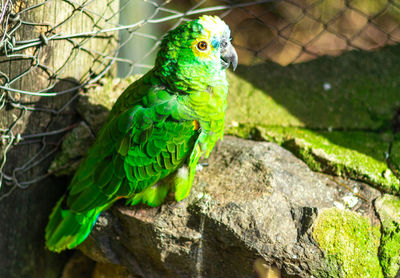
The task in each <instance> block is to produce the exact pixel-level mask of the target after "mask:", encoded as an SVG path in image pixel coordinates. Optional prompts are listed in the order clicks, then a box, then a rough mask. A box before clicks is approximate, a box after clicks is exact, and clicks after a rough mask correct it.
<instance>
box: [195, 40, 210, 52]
mask: <svg viewBox="0 0 400 278" xmlns="http://www.w3.org/2000/svg"><path fill="white" fill-rule="evenodd" d="M207 48H208V44H207V42H205V41H201V42H199V43H198V44H197V49H198V50H200V51H206V50H207Z"/></svg>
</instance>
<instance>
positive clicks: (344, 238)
mask: <svg viewBox="0 0 400 278" xmlns="http://www.w3.org/2000/svg"><path fill="white" fill-rule="evenodd" d="M313 238H314V239H315V241H316V242H317V243H318V245H319V247H320V248H321V249H322V251H323V252H324V255H325V257H326V260H327V262H328V264H330V265H332V267H331V269H332V271H333V272H332V274H331V276H330V277H346V278H359V277H366V278H367V277H370V278H379V277H384V276H383V273H382V269H381V266H380V264H379V259H378V247H379V239H380V232H379V227H376V226H372V225H371V223H370V220H369V219H367V218H365V217H363V216H361V215H359V214H357V213H355V212H351V211H347V210H340V209H337V208H331V209H326V210H323V211H322V212H321V213H320V214H319V215H318V217H317V219H316V220H315V222H314V224H313ZM316 275H317V274H316Z"/></svg>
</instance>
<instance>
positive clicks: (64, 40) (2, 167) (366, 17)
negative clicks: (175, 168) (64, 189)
mask: <svg viewBox="0 0 400 278" xmlns="http://www.w3.org/2000/svg"><path fill="white" fill-rule="evenodd" d="M26 3H28V4H26ZM29 3H31V5H30V6H27V5H29ZM54 5H63V6H62V7H65V10H67V11H68V12H65V11H64V10H63V12H61V11H60V12H59V11H55V14H56V15H55V16H56V18H55V19H54V20H53V21H51V20H49V21H47V20H43V22H35V21H37V20H38V18H39V17H38V16H36V17H35V16H33V15H34V14H35V13H38V11H39V10H41V9H42V10H43V9H48V8H50V7H52V8H54V7H55V6H54ZM139 6H140V7H142V8H143V7H144V8H143V9H145V11H146V12H143V13H142V15H141V17H140V16H139V17H138V16H135V17H133V16H132V17H131V18H127V17H126V16H122V15H123V14H124V12H126V11H127V10H128V9H130V10H129V11H130V12H132V11H134V10H135V8H137V7H139ZM99 7H102V8H99ZM200 14H217V15H220V16H221V17H224V19H225V21H226V22H227V23H228V24H229V25H230V27H231V30H232V35H233V43H234V45H235V47H236V49H237V50H238V52H239V56H240V57H241V62H242V63H244V64H252V63H257V62H262V61H266V60H272V61H274V62H276V63H279V64H281V65H288V64H292V63H299V62H304V61H307V60H310V59H314V58H317V57H319V56H321V55H327V54H328V55H339V54H340V53H342V52H344V51H348V50H352V49H363V50H371V49H376V48H379V47H382V46H385V45H388V44H395V43H398V42H399V41H400V28H399V26H400V24H399V22H400V0H386V1H385V0H381V1H374V0H370V1H350V0H349V1H345V0H342V1H337V0H320V1H309V0H264V1H234V0H232V1H229V0H197V1H194V0H193V1H183V0H175V1H171V0H166V1H147V0H121V2H120V3H118V0H74V1H73V0H46V1H43V2H39V0H34V1H33V0H32V1H25V2H24V3H22V2H20V1H15V0H1V10H0V115H1V117H4V118H7V120H5V121H1V120H0V123H1V124H2V125H3V126H0V151H1V155H0V174H1V176H0V201H1V200H2V199H4V198H6V197H7V196H9V195H10V194H11V193H12V192H13V191H15V189H16V188H18V187H19V188H21V189H25V188H27V187H28V186H30V185H31V184H33V183H36V182H38V181H40V180H42V179H44V178H46V177H47V176H48V175H50V174H51V173H50V172H47V171H42V172H40V171H39V172H37V171H32V170H33V169H35V168H43V167H42V163H46V161H47V163H48V160H49V159H51V158H52V155H53V154H54V153H55V152H56V151H57V150H58V148H59V145H60V142H61V140H62V137H60V135H61V136H62V135H64V134H65V133H66V132H68V131H69V130H71V129H72V128H73V127H75V126H76V124H74V123H72V124H71V123H68V126H63V122H62V120H63V117H62V116H63V115H65V114H68V113H70V112H69V111H70V107H71V105H72V104H73V101H74V100H75V99H76V98H77V96H78V92H79V90H82V89H84V88H86V87H87V86H88V85H90V84H93V83H96V82H97V81H98V80H99V79H100V78H102V77H103V76H104V75H106V74H108V73H109V72H110V71H115V65H116V64H118V67H119V69H120V68H122V67H123V66H125V69H126V70H125V72H124V73H123V75H124V76H126V75H130V74H132V73H133V72H134V71H135V70H136V71H142V72H143V71H145V70H147V69H149V68H151V67H152V61H153V60H154V53H155V52H156V50H157V47H158V45H159V44H160V42H161V39H162V37H163V35H164V34H165V33H166V32H167V31H168V30H170V29H172V28H175V27H176V26H178V25H179V24H180V23H181V22H182V21H186V20H190V19H192V18H195V17H197V16H198V15H200ZM83 19H84V20H86V22H89V23H88V24H87V26H80V28H77V29H76V30H77V31H74V32H72V31H70V30H72V29H71V28H69V27H68V28H66V26H70V24H72V22H74V21H76V20H83ZM122 22H124V23H122ZM126 22H128V23H127V24H126ZM75 24H76V23H75ZM149 30H150V31H149ZM27 33H28V34H29V33H31V35H32V36H29V35H27ZM139 39H140V40H146V41H147V42H148V43H147V45H148V46H149V47H148V48H147V49H146V50H145V51H144V52H142V53H140V55H138V56H137V57H136V58H134V57H126V56H123V55H122V54H121V53H126V52H129V47H130V46H129V45H128V44H129V43H131V42H132V41H135V40H139ZM97 41H102V42H108V43H109V44H108V45H106V47H103V48H102V49H100V48H96V47H93V45H94V44H93V42H97ZM49 47H51V48H54V49H55V48H57V47H58V48H60V47H65V52H67V54H68V55H60V57H57V59H58V60H57V62H54V61H53V62H49V57H48V50H49ZM130 52H136V49H135V50H130ZM82 55H84V56H85V57H86V58H85V59H86V60H85V61H86V62H88V61H89V64H90V65H89V66H88V67H87V68H88V70H87V71H86V72H82V73H80V75H79V76H74V81H71V82H70V86H68V87H67V88H63V89H60V88H57V84H59V82H60V81H65V80H66V79H67V78H68V77H69V76H68V74H70V73H71V70H70V68H71V67H73V66H76V62H77V61H80V60H79V59H80V58H81V57H82ZM88 57H89V58H88ZM20 63H25V64H26V65H28V66H27V67H26V68H23V67H21V70H20V72H14V71H11V70H10V71H5V70H2V69H4V68H7V67H8V66H4V67H2V65H9V67H8V68H11V67H12V65H13V64H18V65H19V64H20ZM38 72H40V74H39V75H40V78H41V80H40V82H38V83H37V84H35V86H30V87H29V88H28V87H24V86H21V84H22V85H23V84H26V81H25V80H31V79H32V74H37V73H38ZM119 72H121V70H119ZM29 78H31V79H29ZM42 99H51V101H47V102H46V101H45V102H44V103H45V104H47V105H43V104H42V103H43V102H42ZM60 99H62V100H65V101H64V102H63V104H62V105H61V106H60V107H56V108H54V107H53V106H52V105H48V104H49V103H51V102H52V101H56V100H60ZM38 113H47V114H48V115H49V118H50V121H49V122H48V123H47V124H45V125H43V126H38V127H31V128H30V129H29V131H30V132H28V131H27V130H25V129H23V128H21V126H20V125H21V123H23V121H25V120H26V119H27V116H29V117H35V115H38ZM28 133H29V134H28ZM57 136H59V137H57ZM53 137H57V140H55V141H54V140H49V138H53ZM27 145H28V146H36V147H35V149H37V152H36V153H34V154H33V155H32V156H30V157H26V158H25V159H24V161H22V162H21V161H20V163H17V164H18V165H16V164H15V163H14V162H13V163H11V161H10V160H9V159H8V157H9V152H10V150H12V149H13V148H16V147H18V146H27ZM8 165H10V166H9V167H8ZM32 173H34V174H32ZM2 185H6V186H2Z"/></svg>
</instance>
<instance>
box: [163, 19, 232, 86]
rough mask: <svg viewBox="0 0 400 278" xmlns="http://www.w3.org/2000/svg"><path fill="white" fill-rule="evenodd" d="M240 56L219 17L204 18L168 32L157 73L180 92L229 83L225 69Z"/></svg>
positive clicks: (226, 26)
mask: <svg viewBox="0 0 400 278" xmlns="http://www.w3.org/2000/svg"><path fill="white" fill-rule="evenodd" d="M237 62H238V57H237V54H236V51H235V48H234V47H233V46H232V44H231V39H230V30H229V27H228V25H226V24H225V22H223V21H222V20H221V19H220V18H219V17H217V16H208V15H205V16H201V17H200V18H198V19H195V20H193V21H189V22H186V23H185V24H183V25H180V26H179V27H177V28H176V29H174V30H172V31H170V32H168V34H167V35H166V36H165V38H164V39H163V41H162V43H161V46H160V50H159V53H158V55H157V60H156V71H157V72H158V74H159V75H160V76H162V77H163V79H165V81H166V82H168V84H170V85H171V86H173V87H175V89H178V90H184V91H186V90H190V89H203V87H207V86H213V85H214V86H218V85H219V84H221V83H224V84H226V74H225V70H226V69H227V68H228V67H229V65H232V67H233V69H235V68H236V66H237ZM224 84H222V85H224Z"/></svg>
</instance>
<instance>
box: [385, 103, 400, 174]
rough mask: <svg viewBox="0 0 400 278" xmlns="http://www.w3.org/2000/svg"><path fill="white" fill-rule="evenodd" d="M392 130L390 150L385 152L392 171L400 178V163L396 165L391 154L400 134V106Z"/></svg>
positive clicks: (393, 120)
mask: <svg viewBox="0 0 400 278" xmlns="http://www.w3.org/2000/svg"><path fill="white" fill-rule="evenodd" d="M392 132H393V137H392V140H391V142H390V143H389V146H388V150H387V152H386V154H385V160H386V164H387V166H388V168H389V169H390V171H392V173H393V175H395V177H396V178H397V179H398V180H400V168H399V165H396V163H395V162H394V161H393V160H392V158H391V155H392V149H393V144H394V142H395V140H396V136H397V135H398V134H400V107H399V108H397V109H396V111H395V113H394V116H393V119H392Z"/></svg>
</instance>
